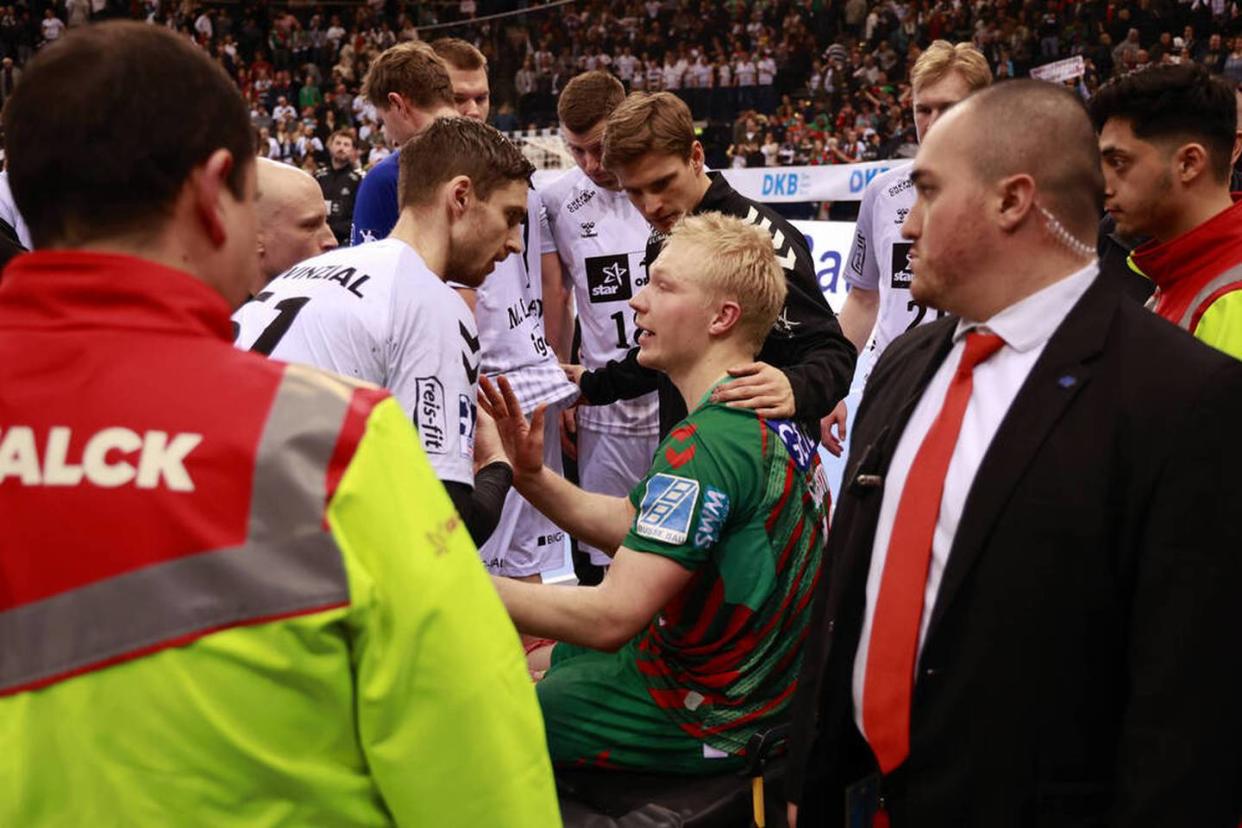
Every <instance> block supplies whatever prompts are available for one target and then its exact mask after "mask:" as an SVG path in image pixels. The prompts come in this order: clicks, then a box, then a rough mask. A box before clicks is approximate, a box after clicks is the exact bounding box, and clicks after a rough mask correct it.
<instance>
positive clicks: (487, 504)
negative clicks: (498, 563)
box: [441, 462, 513, 546]
mask: <svg viewBox="0 0 1242 828" xmlns="http://www.w3.org/2000/svg"><path fill="white" fill-rule="evenodd" d="M441 482H442V483H443V484H444V489H445V491H447V492H448V494H449V499H450V500H452V501H453V506H454V508H456V509H457V514H459V515H461V519H462V521H464V522H465V524H466V530H467V531H469V532H470V539H471V540H473V541H474V545H475V546H482V545H483V544H484V543H486V542H487V539H488V538H490V537H491V536H492V532H494V531H495V530H496V524H497V523H499V522H500V510H501V508H502V507H503V506H504V505H505V495H507V494H508V493H509V487H510V486H511V485H512V484H513V469H511V468H509V464H508V463H501V462H496V463H489V464H488V465H486V466H484V467H483V468H481V469H479V471H478V473H477V474H475V476H474V488H473V489H471V488H470V487H469V486H467V485H466V484H465V483H458V482H456V481H452V480H444V481H441Z"/></svg>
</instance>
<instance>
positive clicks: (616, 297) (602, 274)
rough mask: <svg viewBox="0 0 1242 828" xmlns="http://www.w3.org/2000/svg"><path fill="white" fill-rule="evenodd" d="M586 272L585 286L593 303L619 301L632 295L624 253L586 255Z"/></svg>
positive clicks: (627, 264)
mask: <svg viewBox="0 0 1242 828" xmlns="http://www.w3.org/2000/svg"><path fill="white" fill-rule="evenodd" d="M586 272H587V287H588V288H590V293H591V301H592V302H594V303H598V302H619V301H623V300H626V299H629V298H630V296H632V295H633V288H632V287H631V286H630V269H629V261H628V257H627V256H625V255H620V256H588V257H587V260H586Z"/></svg>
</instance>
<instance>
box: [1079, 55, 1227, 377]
mask: <svg viewBox="0 0 1242 828" xmlns="http://www.w3.org/2000/svg"><path fill="white" fill-rule="evenodd" d="M1090 108H1091V118H1092V120H1093V122H1094V124H1095V128H1096V130H1097V131H1098V132H1099V141H1100V156H1101V161H1102V164H1103V170H1104V181H1105V191H1104V199H1105V207H1106V208H1107V210H1108V212H1109V214H1110V215H1111V216H1112V217H1113V218H1114V219H1115V221H1116V223H1117V231H1118V232H1119V233H1121V234H1122V235H1124V236H1131V237H1133V236H1149V237H1150V240H1149V241H1147V242H1145V243H1143V244H1141V245H1139V246H1138V247H1137V248H1135V249H1134V251H1133V252H1132V253H1131V255H1130V262H1131V265H1132V266H1133V267H1134V268H1135V269H1136V270H1138V271H1140V272H1141V273H1143V274H1144V275H1146V276H1147V277H1149V278H1150V279H1151V280H1152V281H1153V282H1154V283H1155V285H1156V293H1155V295H1154V297H1153V299H1154V305H1153V307H1154V309H1155V311H1156V313H1157V314H1159V315H1160V316H1162V317H1164V318H1165V319H1168V320H1169V321H1170V322H1172V323H1174V324H1175V325H1179V326H1181V327H1182V328H1184V329H1186V330H1187V331H1190V332H1191V333H1192V334H1194V335H1195V336H1196V337H1197V338H1198V339H1200V340H1202V341H1203V342H1206V343H1207V344H1209V345H1212V346H1213V347H1215V348H1218V349H1220V350H1222V351H1224V352H1225V353H1227V354H1231V355H1233V356H1235V357H1238V358H1240V359H1242V193H1230V190H1229V185H1230V174H1231V172H1232V166H1233V161H1232V158H1233V152H1234V145H1235V141H1236V140H1237V123H1238V113H1237V105H1236V101H1235V96H1234V91H1233V89H1232V88H1231V87H1230V85H1229V84H1228V83H1227V82H1226V81H1224V80H1222V79H1221V78H1219V77H1216V76H1213V75H1211V74H1209V73H1208V72H1207V70H1206V69H1204V68H1202V67H1201V66H1197V65H1193V64H1177V65H1172V66H1160V67H1156V68H1152V69H1147V70H1144V71H1141V72H1133V73H1131V74H1129V75H1124V76H1122V77H1120V78H1117V79H1115V80H1113V81H1110V82H1109V83H1108V84H1106V85H1105V86H1104V87H1103V88H1102V89H1100V91H1099V92H1098V93H1097V94H1096V96H1095V97H1094V98H1093V99H1092V101H1091V105H1090Z"/></svg>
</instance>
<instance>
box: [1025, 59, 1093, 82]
mask: <svg viewBox="0 0 1242 828" xmlns="http://www.w3.org/2000/svg"><path fill="white" fill-rule="evenodd" d="M1084 72H1086V67H1085V66H1084V65H1083V60H1082V55H1074V56H1073V57H1072V58H1066V59H1065V60H1058V61H1055V62H1053V63H1045V64H1044V65H1043V66H1036V67H1035V68H1034V69H1032V70H1031V73H1030V74H1031V77H1032V78H1035V80H1041V81H1048V82H1049V83H1063V82H1065V81H1067V80H1073V79H1074V78H1081V77H1082V76H1083V73H1084Z"/></svg>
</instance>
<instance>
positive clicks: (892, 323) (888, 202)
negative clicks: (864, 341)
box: [845, 165, 943, 359]
mask: <svg viewBox="0 0 1242 828" xmlns="http://www.w3.org/2000/svg"><path fill="white" fill-rule="evenodd" d="M913 206H914V183H913V182H912V181H911V180H910V167H909V166H908V165H906V166H902V167H898V168H897V169H895V170H889V171H888V172H885V173H883V174H881V175H878V176H876V177H875V178H874V179H873V180H872V182H871V184H869V185H868V186H867V189H866V191H865V192H864V193H863V198H862V206H861V207H859V209H858V224H857V225H856V226H855V229H854V244H853V246H852V247H851V248H850V255H849V264H848V266H847V267H846V268H845V281H846V282H848V283H849V286H850V287H851V288H856V287H857V288H863V289H864V290H874V291H878V292H879V294H880V303H879V306H878V309H877V311H876V320H875V333H874V337H873V339H872V343H871V349H872V350H873V351H875V356H876V358H877V359H878V358H879V356H880V354H881V353H883V352H884V349H885V348H887V347H888V344H889V343H890V342H892V341H893V340H894V339H896V338H897V337H899V336H901V335H902V334H903V333H905V332H906V331H908V330H910V329H911V328H913V327H914V326H916V325H919V324H922V323H923V322H931V321H932V320H934V319H938V318H939V317H940V316H942V315H943V314H941V313H939V312H937V311H934V310H932V311H929V310H928V309H927V308H926V307H924V306H923V305H920V304H918V303H917V302H915V301H914V300H913V299H912V298H911V297H910V278H911V273H910V247H911V242H910V241H908V240H906V239H904V238H902V235H901V225H902V223H904V222H905V220H906V216H907V215H908V214H909V213H910V208H911V207H913Z"/></svg>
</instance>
